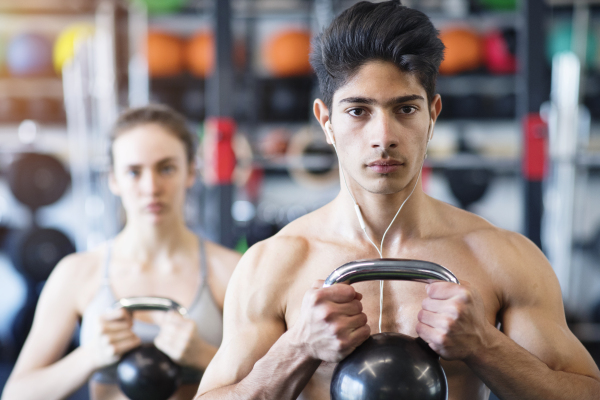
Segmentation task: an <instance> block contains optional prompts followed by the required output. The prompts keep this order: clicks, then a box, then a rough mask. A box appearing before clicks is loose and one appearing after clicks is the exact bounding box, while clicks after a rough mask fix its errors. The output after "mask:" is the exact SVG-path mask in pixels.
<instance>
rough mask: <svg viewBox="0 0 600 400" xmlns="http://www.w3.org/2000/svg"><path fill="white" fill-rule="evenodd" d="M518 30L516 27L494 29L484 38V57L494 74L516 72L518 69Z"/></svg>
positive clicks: (489, 69)
mask: <svg viewBox="0 0 600 400" xmlns="http://www.w3.org/2000/svg"><path fill="white" fill-rule="evenodd" d="M516 36H517V35H516V32H515V30H514V29H504V30H493V31H491V32H488V33H487V34H486V35H485V37H484V38H483V59H484V62H485V66H486V67H487V69H488V71H490V72H491V73H493V74H514V73H515V72H516V71H517V58H516V57H515V53H516Z"/></svg>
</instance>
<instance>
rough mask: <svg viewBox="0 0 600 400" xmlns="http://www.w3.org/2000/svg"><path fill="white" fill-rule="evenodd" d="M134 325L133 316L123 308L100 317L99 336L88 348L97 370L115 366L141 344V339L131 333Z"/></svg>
mask: <svg viewBox="0 0 600 400" xmlns="http://www.w3.org/2000/svg"><path fill="white" fill-rule="evenodd" d="M132 325H133V320H132V318H131V314H130V313H129V312H127V311H126V310H125V309H123V308H119V309H115V310H111V311H108V312H106V313H104V314H102V315H101V316H100V322H99V332H98V336H97V337H96V339H95V340H94V341H93V342H91V343H90V344H89V345H88V346H86V347H87V349H88V351H90V352H91V354H92V360H94V365H95V367H96V368H102V367H105V366H107V365H110V364H114V363H115V362H117V361H119V359H120V358H121V356H122V355H123V354H125V353H126V352H128V351H129V350H132V349H134V348H136V347H138V346H139V345H140V344H141V340H140V338H139V337H137V336H136V335H135V334H134V333H133V332H132V331H131V327H132Z"/></svg>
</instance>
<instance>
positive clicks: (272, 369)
mask: <svg viewBox="0 0 600 400" xmlns="http://www.w3.org/2000/svg"><path fill="white" fill-rule="evenodd" d="M287 335H288V333H287V332H286V333H284V334H283V335H282V336H281V337H280V338H279V340H277V342H275V344H274V345H273V346H272V347H271V349H270V350H269V351H268V352H267V354H265V355H264V357H262V358H261V359H260V360H258V361H257V362H256V363H255V364H254V367H253V368H252V370H251V371H250V373H249V374H248V375H247V376H246V377H245V378H244V379H242V380H241V381H240V382H238V383H235V384H233V385H229V386H225V387H221V388H218V389H214V390H211V391H209V392H207V393H204V394H201V395H199V396H197V397H196V400H198V399H201V400H211V399H219V400H242V399H243V400H249V399H261V400H265V399H273V400H280V399H281V400H284V399H295V398H297V397H298V396H299V395H300V393H301V392H302V390H303V389H304V387H305V386H306V384H307V383H308V381H309V380H310V378H311V377H312V376H313V374H314V373H315V371H316V370H317V368H318V367H319V365H320V364H321V361H320V360H315V359H314V358H311V357H308V356H307V355H306V353H305V352H303V351H302V350H301V349H299V348H298V347H295V346H292V345H290V343H289V342H288V340H287V338H288V337H287Z"/></svg>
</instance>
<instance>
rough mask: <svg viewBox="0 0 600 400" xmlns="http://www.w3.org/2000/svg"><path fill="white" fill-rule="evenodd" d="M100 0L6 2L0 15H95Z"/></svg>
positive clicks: (2, 5)
mask: <svg viewBox="0 0 600 400" xmlns="http://www.w3.org/2000/svg"><path fill="white" fill-rule="evenodd" d="M98 3H99V1H98V0H59V1H48V0H6V1H3V2H2V3H0V14H1V13H8V14H54V15H61V14H62V15H80V14H81V13H84V12H90V13H93V12H94V10H95V9H96V6H97V4H98Z"/></svg>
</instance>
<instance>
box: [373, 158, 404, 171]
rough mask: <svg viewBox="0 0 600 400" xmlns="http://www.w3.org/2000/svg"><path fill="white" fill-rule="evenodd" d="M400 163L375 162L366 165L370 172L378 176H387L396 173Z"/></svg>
mask: <svg viewBox="0 0 600 400" xmlns="http://www.w3.org/2000/svg"><path fill="white" fill-rule="evenodd" d="M401 165H402V163H400V162H398V161H375V162H372V163H369V164H368V167H369V168H370V169H371V171H373V172H376V173H378V174H389V173H390V172H395V171H397V170H398V169H399V168H400V166H401Z"/></svg>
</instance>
